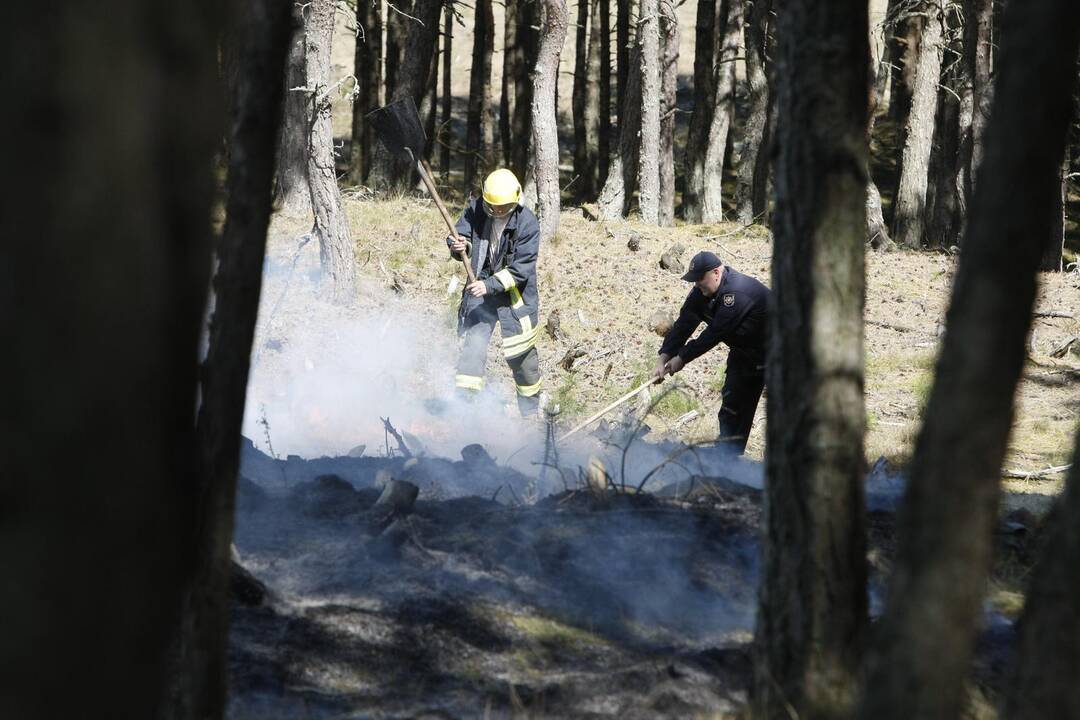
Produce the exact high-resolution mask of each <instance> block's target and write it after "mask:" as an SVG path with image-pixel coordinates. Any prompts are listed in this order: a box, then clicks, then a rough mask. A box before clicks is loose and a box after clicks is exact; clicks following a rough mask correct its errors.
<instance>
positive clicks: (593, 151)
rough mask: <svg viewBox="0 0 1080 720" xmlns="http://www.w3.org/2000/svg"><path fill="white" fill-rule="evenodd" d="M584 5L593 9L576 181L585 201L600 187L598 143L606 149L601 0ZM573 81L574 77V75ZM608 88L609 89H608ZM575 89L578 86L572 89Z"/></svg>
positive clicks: (575, 90) (594, 196) (594, 195)
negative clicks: (582, 146)
mask: <svg viewBox="0 0 1080 720" xmlns="http://www.w3.org/2000/svg"><path fill="white" fill-rule="evenodd" d="M581 2H582V3H583V4H586V3H589V2H591V6H592V10H591V13H592V14H591V16H590V18H589V57H588V62H587V63H586V66H585V75H586V78H587V79H586V84H585V106H584V108H583V115H584V117H585V140H584V142H585V153H584V157H583V164H582V169H581V172H580V173H579V175H578V177H579V180H578V183H579V184H580V189H579V190H578V193H577V194H578V195H579V196H580V197H581V198H582V199H584V200H586V201H590V202H591V201H593V200H595V199H596V194H597V192H598V190H597V188H598V187H599V185H598V181H599V175H600V143H601V142H604V145H605V147H604V151H605V152H606V151H607V147H606V145H607V143H606V141H602V140H601V138H602V135H601V132H602V131H601V128H600V83H601V81H602V78H603V73H602V71H601V67H603V63H602V58H601V56H600V47H601V39H600V31H601V28H600V9H601V8H600V0H581ZM575 81H576V78H575ZM609 91H610V88H609ZM574 92H575V93H576V92H577V88H575V89H574Z"/></svg>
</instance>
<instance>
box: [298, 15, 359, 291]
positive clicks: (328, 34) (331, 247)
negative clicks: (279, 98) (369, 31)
mask: <svg viewBox="0 0 1080 720" xmlns="http://www.w3.org/2000/svg"><path fill="white" fill-rule="evenodd" d="M336 5H337V4H336V2H335V0H312V2H311V4H310V5H308V6H307V10H306V11H305V12H306V13H307V22H306V26H305V32H304V57H305V66H306V68H307V82H306V83H305V86H306V87H307V88H309V102H312V103H313V106H314V110H313V113H312V116H313V119H312V123H311V137H310V140H309V141H308V153H309V155H308V181H309V184H310V188H311V207H312V211H313V212H314V214H315V223H314V225H313V226H312V228H311V234H312V235H313V236H314V237H315V238H317V239H318V241H319V261H320V264H321V266H322V283H323V285H322V289H323V292H324V293H326V296H327V297H328V298H329V299H330V300H331V301H332V302H335V303H342V304H344V303H348V302H349V301H351V300H352V299H353V297H354V296H355V294H356V257H355V255H354V250H353V243H352V237H351V236H350V234H349V220H348V218H347V217H345V211H344V209H343V208H342V207H341V192H340V190H338V185H337V172H336V170H335V163H334V126H333V121H332V117H331V106H330V101H331V97H330V93H328V86H329V80H330V48H331V41H332V40H333V37H334V13H335V11H336Z"/></svg>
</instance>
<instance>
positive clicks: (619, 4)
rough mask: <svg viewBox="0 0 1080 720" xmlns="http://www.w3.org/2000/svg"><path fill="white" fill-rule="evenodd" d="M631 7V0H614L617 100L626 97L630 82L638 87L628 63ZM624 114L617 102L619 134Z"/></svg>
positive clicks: (638, 84)
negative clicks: (615, 12)
mask: <svg viewBox="0 0 1080 720" xmlns="http://www.w3.org/2000/svg"><path fill="white" fill-rule="evenodd" d="M632 5H633V3H632V2H631V0H615V7H616V8H617V9H618V11H619V12H618V17H617V18H616V20H615V80H616V83H615V87H616V88H617V92H618V95H617V97H619V98H625V97H626V95H627V93H628V90H629V89H630V83H631V82H633V83H634V84H635V85H637V86H638V87H640V81H639V80H631V79H630V78H631V75H632V74H636V71H635V73H631V72H630V68H631V67H632V64H631V62H630V20H631V18H630V14H631V13H632V12H633V10H632V8H631V6H632ZM625 112H626V105H625V104H624V103H623V102H619V103H618V107H617V108H616V116H615V121H616V123H617V124H618V126H619V132H620V133H621V132H622V126H623V115H624V113H625ZM636 112H637V111H635V114H636Z"/></svg>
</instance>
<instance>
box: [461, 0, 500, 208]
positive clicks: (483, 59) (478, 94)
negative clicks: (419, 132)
mask: <svg viewBox="0 0 1080 720" xmlns="http://www.w3.org/2000/svg"><path fill="white" fill-rule="evenodd" d="M474 20H475V22H474V25H473V54H472V72H471V73H470V75H469V118H468V126H467V128H466V132H465V150H466V154H465V190H466V192H472V191H473V189H474V188H476V187H478V185H477V180H476V176H477V174H478V173H483V172H486V171H488V169H489V168H490V167H491V165H492V164H493V157H492V155H491V130H492V128H491V56H492V54H493V47H494V42H495V19H494V16H493V15H492V11H491V0H476V5H475V14H474Z"/></svg>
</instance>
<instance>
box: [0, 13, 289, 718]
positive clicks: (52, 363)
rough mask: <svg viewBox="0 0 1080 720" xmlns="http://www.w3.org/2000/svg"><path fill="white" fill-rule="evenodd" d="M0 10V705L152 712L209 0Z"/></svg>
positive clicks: (160, 666)
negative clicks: (5, 168) (6, 28)
mask: <svg viewBox="0 0 1080 720" xmlns="http://www.w3.org/2000/svg"><path fill="white" fill-rule="evenodd" d="M6 19H7V21H8V22H10V23H13V24H14V25H13V26H17V27H18V28H19V32H17V33H11V34H10V36H9V37H8V39H7V41H6V42H4V43H3V45H2V47H0V59H2V62H0V78H2V79H3V84H4V87H5V88H6V89H7V91H8V92H10V93H12V94H13V97H18V98H19V100H18V102H19V106H20V110H19V111H18V112H8V113H4V114H3V117H0V129H2V131H3V133H4V137H6V138H9V140H10V142H9V143H8V144H7V146H6V147H5V151H4V153H5V162H7V163H11V166H12V167H17V168H19V181H18V182H10V183H7V184H6V186H5V188H4V192H3V193H2V194H0V210H2V212H0V232H2V234H3V237H5V238H10V239H15V238H25V239H30V238H32V241H26V242H4V243H2V244H0V277H2V279H0V328H3V330H2V331H0V332H2V336H3V346H4V348H5V353H4V357H5V367H7V368H8V370H7V372H8V373H10V377H12V378H17V379H18V381H17V382H11V383H10V384H9V386H8V387H7V388H5V391H4V403H3V409H2V410H0V437H2V438H3V451H2V452H0V478H3V480H2V481H0V485H2V490H0V494H2V496H3V500H2V505H3V511H2V512H3V520H2V521H0V567H3V568H4V574H5V582H4V589H3V591H2V592H0V613H2V614H0V617H3V619H4V620H3V627H4V629H3V641H2V642H0V668H2V671H0V678H2V679H0V698H3V699H2V700H0V705H2V706H3V711H2V712H3V715H4V717H7V718H19V719H20V720H46V719H47V718H92V717H93V718H104V717H108V718H117V719H119V720H128V719H130V720H136V719H145V718H154V717H157V716H158V714H159V713H160V711H161V709H162V706H163V705H164V702H165V699H166V689H165V683H166V677H167V657H166V656H167V651H168V647H169V643H170V639H171V637H172V635H173V632H174V630H175V628H176V626H177V624H178V622H179V616H180V612H179V611H180V597H181V593H182V591H183V586H184V582H185V581H186V580H187V578H188V575H189V573H190V572H191V568H192V563H193V561H194V553H195V549H194V548H193V547H192V546H191V544H190V542H188V540H189V539H190V537H191V532H192V529H193V527H194V524H195V497H194V492H193V487H192V482H193V478H194V477H195V474H196V471H197V466H196V455H197V453H196V450H197V445H196V441H195V432H194V428H195V403H196V388H197V383H198V365H197V358H198V352H199V337H200V327H201V323H202V318H203V311H204V308H205V304H206V297H207V291H208V289H209V270H210V260H211V257H210V253H211V244H212V242H211V240H212V239H211V229H210V222H209V219H210V217H211V204H212V203H211V200H212V197H213V193H214V182H213V174H212V172H211V170H212V168H213V165H214V155H215V152H216V151H217V150H218V149H219V147H220V143H221V138H222V134H223V128H222V122H221V110H222V108H221V96H222V93H221V88H220V85H219V76H218V67H219V66H218V40H219V38H220V37H221V30H222V28H221V24H222V23H221V17H220V11H219V5H218V4H217V3H214V2H209V1H208V0H194V1H193V2H185V3H172V4H165V5H162V6H159V7H155V8H154V9H153V10H152V11H151V10H148V8H147V6H146V4H145V3H143V2H139V1H137V0H103V1H102V2H99V3H95V4H94V5H93V6H92V7H89V6H86V5H80V4H75V3H54V4H50V5H49V6H36V5H30V4H24V5H13V6H11V7H9V8H7V9H6ZM61 78H62V79H63V80H62V81H60V79H61ZM283 78H284V68H282V69H281V71H280V72H279V73H278V74H277V75H276V76H275V77H273V78H269V79H267V80H266V81H265V82H266V86H267V88H268V89H269V91H270V92H273V93H280V92H281V89H282V82H283ZM265 157H266V158H267V159H268V160H267V162H270V161H272V159H273V153H272V152H270V151H269V149H267V152H266V154H265ZM269 191H270V187H269V181H267V184H266V186H265V187H264V192H265V193H267V194H268V193H269Z"/></svg>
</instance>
